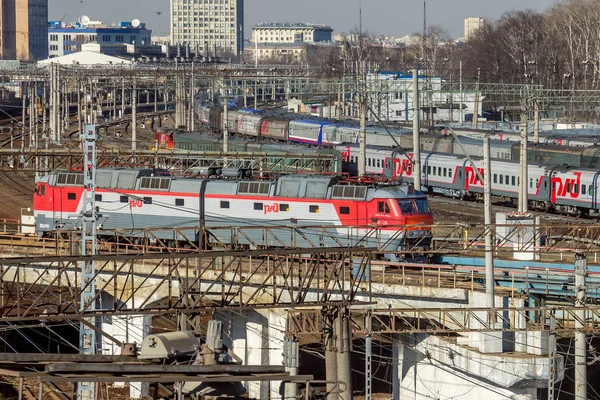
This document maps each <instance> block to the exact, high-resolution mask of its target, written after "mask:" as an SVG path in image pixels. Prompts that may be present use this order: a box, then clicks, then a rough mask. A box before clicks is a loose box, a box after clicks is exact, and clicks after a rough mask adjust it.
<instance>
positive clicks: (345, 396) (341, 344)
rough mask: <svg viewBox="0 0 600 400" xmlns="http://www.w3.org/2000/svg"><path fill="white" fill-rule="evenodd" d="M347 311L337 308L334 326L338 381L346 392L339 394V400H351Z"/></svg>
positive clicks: (350, 333) (350, 340) (350, 337)
mask: <svg viewBox="0 0 600 400" xmlns="http://www.w3.org/2000/svg"><path fill="white" fill-rule="evenodd" d="M347 311H348V310H347V309H343V308H339V309H338V317H337V320H336V326H337V327H338V334H337V339H338V349H337V350H338V354H337V367H338V373H337V375H338V381H340V382H344V383H345V385H346V390H344V391H343V392H341V393H340V396H339V398H340V399H341V400H352V397H353V396H352V393H353V385H352V328H351V327H350V316H349V315H348V312H347Z"/></svg>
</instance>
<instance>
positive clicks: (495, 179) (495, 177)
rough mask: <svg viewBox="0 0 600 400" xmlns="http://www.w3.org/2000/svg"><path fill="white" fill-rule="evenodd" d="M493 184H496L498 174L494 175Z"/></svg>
mask: <svg viewBox="0 0 600 400" xmlns="http://www.w3.org/2000/svg"><path fill="white" fill-rule="evenodd" d="M494 183H498V174H494Z"/></svg>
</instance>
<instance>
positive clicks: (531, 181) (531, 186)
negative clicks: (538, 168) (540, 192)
mask: <svg viewBox="0 0 600 400" xmlns="http://www.w3.org/2000/svg"><path fill="white" fill-rule="evenodd" d="M529 188H533V178H529Z"/></svg>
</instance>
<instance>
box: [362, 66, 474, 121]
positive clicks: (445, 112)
mask: <svg viewBox="0 0 600 400" xmlns="http://www.w3.org/2000/svg"><path fill="white" fill-rule="evenodd" d="M418 79H419V90H420V91H421V95H420V106H419V109H420V110H421V115H420V117H421V120H430V119H431V120H433V121H464V120H465V119H466V118H468V115H469V114H471V115H472V114H473V112H474V110H475V99H478V101H479V107H478V108H477V109H478V110H482V109H483V108H482V102H483V100H484V96H482V95H479V96H476V95H475V92H474V91H463V92H462V93H459V94H458V95H456V94H452V93H444V92H443V91H442V78H440V77H427V76H422V75H419V77H418ZM367 85H368V86H369V88H368V90H369V91H370V92H371V93H372V95H371V96H369V102H370V104H369V106H370V107H371V110H373V112H375V113H377V115H378V116H379V118H381V119H382V120H389V121H412V120H413V114H414V113H413V104H412V95H411V94H412V90H413V83H412V75H408V74H404V73H401V72H388V71H385V72H377V73H370V74H369V75H368V76H367ZM369 119H373V118H372V113H370V116H369ZM480 120H481V117H480Z"/></svg>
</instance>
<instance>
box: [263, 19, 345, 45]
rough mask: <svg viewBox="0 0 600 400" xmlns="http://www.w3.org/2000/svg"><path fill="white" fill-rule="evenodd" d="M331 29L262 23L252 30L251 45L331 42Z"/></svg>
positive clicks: (297, 24) (321, 26) (295, 24)
mask: <svg viewBox="0 0 600 400" xmlns="http://www.w3.org/2000/svg"><path fill="white" fill-rule="evenodd" d="M332 32H333V29H331V28H330V27H329V26H327V25H316V24H304V23H289V22H263V23H260V24H257V25H256V26H255V27H254V28H252V42H253V43H275V44H281V43H298V42H306V43H314V42H331V35H332Z"/></svg>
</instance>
